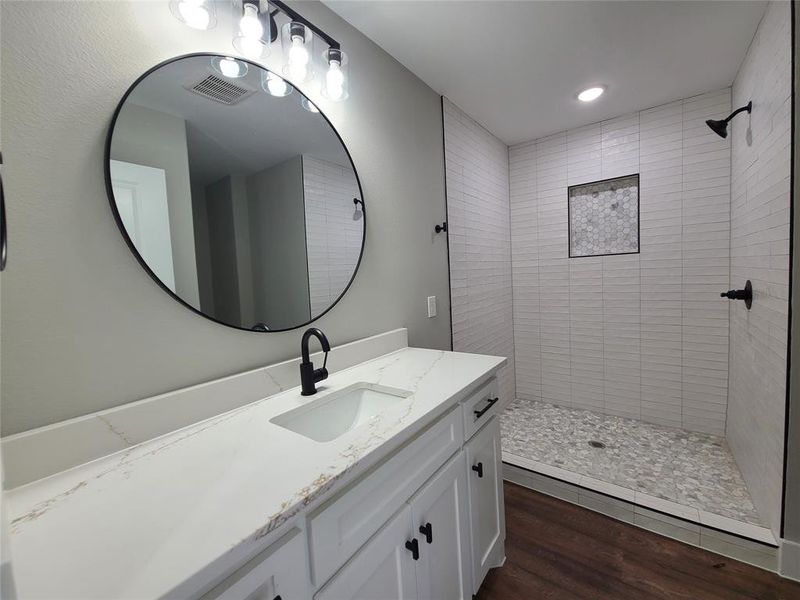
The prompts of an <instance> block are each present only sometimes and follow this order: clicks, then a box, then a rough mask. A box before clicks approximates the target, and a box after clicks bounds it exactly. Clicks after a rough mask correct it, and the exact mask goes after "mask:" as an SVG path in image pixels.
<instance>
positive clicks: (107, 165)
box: [103, 52, 367, 333]
mask: <svg viewBox="0 0 800 600" xmlns="http://www.w3.org/2000/svg"><path fill="white" fill-rule="evenodd" d="M222 56H226V55H222V54H216V53H213V52H195V53H191V54H182V55H180V56H176V57H173V58H170V59H167V60H165V61H163V62H160V63H158V64H157V65H155V66H154V67H151V68H150V69H148V70H147V71H145V72H144V73H143V74H142V75H140V76H139V77H138V78H137V79H136V81H134V82H133V83H132V84H131V86H130V87H129V88H128V90H127V91H126V92H125V94H124V95H123V96H122V99H121V100H120V101H119V104H118V105H117V108H116V109H115V110H114V114H113V116H112V117H111V122H110V123H109V126H108V134H107V135H106V144H105V151H104V153H103V159H104V161H105V162H104V165H103V170H104V173H105V180H106V193H107V195H108V202H109V204H110V206H111V212H112V214H113V215H114V220H115V221H116V223H117V226H118V227H119V230H120V232H121V233H122V237H123V238H124V239H125V243H126V244H127V245H128V248H129V249H130V251H131V252H132V253H133V255H134V256H135V257H136V260H137V261H139V264H140V265H141V266H142V268H143V269H144V270H145V272H146V273H147V274H148V275H150V277H151V278H152V279H153V281H155V282H156V283H157V284H158V286H159V287H160V288H161V289H162V290H164V291H165V292H166V293H167V294H169V295H170V296H171V297H172V298H173V300H176V301H177V302H179V303H180V304H182V305H183V306H185V307H186V308H188V309H189V310H191V311H192V312H194V313H195V314H198V315H200V316H202V317H203V318H205V319H208V320H210V321H214V322H215V323H218V324H220V325H224V326H225V327H230V328H231V329H237V330H239V331H249V332H256V333H280V332H283V331H293V330H295V329H300V328H302V327H306V326H308V325H309V324H310V323H313V322H314V321H316V320H317V319H320V318H322V317H323V316H325V315H326V314H328V312H330V310H331V309H332V308H333V307H334V306H336V305H337V304H338V303H339V301H340V300H341V299H342V298H343V297H344V295H345V294H346V293H347V291H348V290H349V289H350V286H351V285H353V281H355V278H356V275H357V274H358V269H359V267H360V266H361V260H362V259H363V257H364V248H365V246H366V243H367V211H366V210H365V208H366V207H365V204H364V189H363V188H362V187H361V179H360V178H359V176H358V170H357V169H356V165H355V162H353V157H352V156H351V154H350V150H349V149H348V148H347V145H346V144H345V143H344V140H343V139H342V136H341V135H340V134H339V131H338V130H337V129H336V127H334V126H333V123H332V122H331V120H330V119H329V118H328V116H327V115H326V114H325V113H324V112H322V110H319V107H318V106H317V109H318V110H319V114H320V115H321V116H322V118H323V119H325V121H326V122H327V123H328V126H329V127H330V128H331V131H333V133H334V134H336V137H337V138H338V139H339V143H340V144H341V145H342V148H344V151H345V153H346V154H347V158H348V160H349V161H350V165H351V166H352V167H353V174H354V175H355V176H356V183H357V184H358V192H359V194H360V196H361V197H360V198H359V199H358V200H359V203H360V204H361V212H362V217H361V220H362V222H363V227H362V229H361V251H360V252H359V254H358V261H357V262H356V266H355V269H353V274H352V276H351V277H350V281H348V282H347V285H346V286H345V287H344V289H343V290H342V293H341V294H339V296H337V297H336V300H334V301H333V302H332V303H331V305H330V306H329V307H328V308H326V309H325V310H324V311H322V312H321V313H320V314H318V315H317V316H316V317H312V318H311V319H309V320H308V321H306V322H305V323H300V324H298V325H295V326H294V327H287V328H285V329H270V330H268V331H264V330H263V329H250V328H247V327H240V326H238V325H232V324H231V323H226V322H225V321H220V320H219V319H217V318H215V317H212V316H211V315H208V314H206V313H204V312H203V311H202V310H200V309H199V308H195V307H194V306H192V305H191V304H189V303H188V302H186V301H185V300H183V298H181V297H180V296H178V295H177V294H176V293H175V292H174V291H172V290H171V289H170V288H169V287H167V286H166V285H165V284H164V282H163V281H161V279H159V277H158V275H156V274H155V272H153V270H152V269H151V268H150V266H149V265H148V264H147V261H145V260H144V258H143V257H142V255H141V254H139V251H138V250H137V249H136V246H135V245H134V243H133V240H132V239H131V238H130V236H129V235H128V232H127V230H126V229H125V225H124V223H123V222H122V217H121V216H120V214H119V211H118V210H117V204H116V200H115V198H114V189H113V186H112V184H111V142H112V139H113V136H114V128H115V126H116V124H117V118H118V117H119V114H120V112H121V111H122V108H123V107H124V106H125V101H126V100H127V99H128V96H130V95H131V94H132V93H133V91H134V90H135V89H136V87H137V86H138V85H139V84H140V83H141V82H142V81H143V80H144V79H145V78H147V76H148V75H150V74H151V73H153V72H155V71H157V70H158V69H160V68H162V67H164V66H166V65H168V64H171V63H174V62H177V61H179V60H184V59H187V58H196V57H207V58H208V59H209V60H211V59H212V58H214V57H222ZM236 60H240V61H242V62H246V63H247V64H248V65H250V66H253V67H256V68H258V69H262V70H264V71H266V72H268V73H272V74H274V75H278V74H277V73H274V72H273V71H270V70H269V69H268V68H267V67H265V66H263V65H260V64H258V63H256V62H253V61H251V60H247V59H246V58H242V57H239V56H237V57H236ZM278 76H279V77H281V78H282V76H280V75H278ZM291 85H292V87H293V88H294V89H295V90H297V92H299V93H300V94H301V95H302V96H303V97H304V98H307V99H309V100H310V98H308V96H306V95H305V94H304V93H303V91H302V90H300V89H299V88H298V87H297V86H296V85H294V84H293V83H292V84H291ZM314 106H316V103H314Z"/></svg>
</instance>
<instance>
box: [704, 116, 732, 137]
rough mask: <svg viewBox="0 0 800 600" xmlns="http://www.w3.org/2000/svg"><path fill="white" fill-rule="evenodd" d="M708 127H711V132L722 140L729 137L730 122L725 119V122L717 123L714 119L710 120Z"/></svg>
mask: <svg viewBox="0 0 800 600" xmlns="http://www.w3.org/2000/svg"><path fill="white" fill-rule="evenodd" d="M706 125H708V126H709V127H711V131H713V132H714V133H716V134H717V135H718V136H719V137H721V138H726V137H728V120H727V119H725V120H724V121H715V120H714V119H709V120H708V121H706Z"/></svg>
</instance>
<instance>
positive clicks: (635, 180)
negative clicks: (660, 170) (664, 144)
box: [568, 175, 639, 258]
mask: <svg viewBox="0 0 800 600" xmlns="http://www.w3.org/2000/svg"><path fill="white" fill-rule="evenodd" d="M568 202H569V256H570V258H576V257H580V256H605V255H608V254H635V253H637V252H639V176H638V175H628V176H626V177H617V178H615V179H605V180H603V181H595V182H593V183H584V184H581V185H574V186H572V187H570V188H569V192H568Z"/></svg>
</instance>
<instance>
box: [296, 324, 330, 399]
mask: <svg viewBox="0 0 800 600" xmlns="http://www.w3.org/2000/svg"><path fill="white" fill-rule="evenodd" d="M311 336H314V337H315V338H317V339H318V340H319V343H320V344H321V345H322V349H323V350H324V351H325V360H324V361H323V363H322V368H321V369H315V368H314V363H312V362H311V360H310V359H309V357H308V342H309V340H310V339H311ZM330 351H331V345H330V342H328V338H327V337H325V334H324V333H322V331H320V330H319V329H318V328H316V327H310V328H309V329H306V332H305V333H304V334H303V340H302V341H301V342H300V352H301V353H302V354H303V362H301V363H300V385H301V386H302V387H303V391H302V392H300V394H301V395H303V396H312V395H314V394H316V393H317V386H316V385H314V384H315V383H317V382H318V381H322V380H323V379H327V378H328V369H326V368H325V365H327V364H328V352H330Z"/></svg>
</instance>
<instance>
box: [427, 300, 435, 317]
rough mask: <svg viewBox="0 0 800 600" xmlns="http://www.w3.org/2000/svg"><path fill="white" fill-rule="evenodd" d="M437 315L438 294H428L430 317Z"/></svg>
mask: <svg viewBox="0 0 800 600" xmlns="http://www.w3.org/2000/svg"><path fill="white" fill-rule="evenodd" d="M435 316H436V296H428V318H429V319H430V318H432V317H435Z"/></svg>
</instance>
